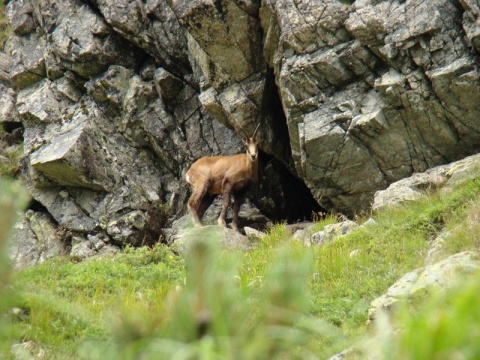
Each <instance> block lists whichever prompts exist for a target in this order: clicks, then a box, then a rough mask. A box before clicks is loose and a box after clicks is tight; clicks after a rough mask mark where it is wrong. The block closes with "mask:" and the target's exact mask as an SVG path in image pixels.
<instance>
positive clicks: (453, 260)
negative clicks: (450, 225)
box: [368, 251, 480, 325]
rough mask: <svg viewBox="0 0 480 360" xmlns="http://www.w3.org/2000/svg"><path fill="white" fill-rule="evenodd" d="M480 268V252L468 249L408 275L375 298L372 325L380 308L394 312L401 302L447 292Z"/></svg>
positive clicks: (370, 314)
mask: <svg viewBox="0 0 480 360" xmlns="http://www.w3.org/2000/svg"><path fill="white" fill-rule="evenodd" d="M479 268H480V258H479V254H478V252H472V251H465V252H461V253H458V254H455V255H451V256H450V257H448V258H446V259H445V260H442V261H439V262H437V263H434V264H431V265H428V266H426V267H425V268H422V269H417V270H414V271H412V272H410V273H408V274H406V275H404V276H403V277H402V278H400V279H399V280H398V281H397V282H396V283H395V284H393V285H392V286H391V287H390V288H389V289H388V290H387V292H386V293H385V294H384V295H382V296H380V297H378V298H377V299H375V300H373V301H372V303H371V308H370V309H369V310H368V325H370V324H371V323H372V322H374V321H375V319H376V317H377V316H378V314H379V312H380V311H391V310H392V309H394V308H395V307H396V306H398V305H399V302H400V301H406V300H410V301H412V300H415V299H421V298H425V296H426V295H427V294H430V293H433V292H435V291H442V290H443V291H445V290H447V289H449V288H451V287H452V286H453V285H454V284H455V283H456V282H457V281H458V280H459V279H460V278H462V277H465V276H467V275H468V274H472V273H474V272H475V271H477V270H478V269H479Z"/></svg>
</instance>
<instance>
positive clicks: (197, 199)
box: [188, 185, 207, 227]
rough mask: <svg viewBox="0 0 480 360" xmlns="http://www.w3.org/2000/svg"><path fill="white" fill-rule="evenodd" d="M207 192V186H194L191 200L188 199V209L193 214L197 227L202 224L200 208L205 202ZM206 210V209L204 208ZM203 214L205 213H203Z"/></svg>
mask: <svg viewBox="0 0 480 360" xmlns="http://www.w3.org/2000/svg"><path fill="white" fill-rule="evenodd" d="M206 193H207V186H205V185H204V186H202V187H201V188H194V190H193V193H192V196H190V200H188V211H189V212H190V214H191V215H192V218H193V221H194V222H195V226H196V227H200V226H202V223H201V221H200V220H201V217H200V216H199V215H200V214H199V210H200V209H201V207H202V204H203V202H204V201H203V198H204V197H205V195H206ZM203 212H205V210H203ZM202 216H203V214H202Z"/></svg>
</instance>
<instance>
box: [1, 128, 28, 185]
mask: <svg viewBox="0 0 480 360" xmlns="http://www.w3.org/2000/svg"><path fill="white" fill-rule="evenodd" d="M8 136H9V134H8V133H7V132H6V131H5V130H4V127H3V125H2V124H0V176H10V177H13V176H15V175H16V174H18V172H19V171H20V167H19V159H20V157H21V156H22V155H23V145H22V144H14V145H11V146H8V145H7V141H6V140H5V139H6V138H7V137H8Z"/></svg>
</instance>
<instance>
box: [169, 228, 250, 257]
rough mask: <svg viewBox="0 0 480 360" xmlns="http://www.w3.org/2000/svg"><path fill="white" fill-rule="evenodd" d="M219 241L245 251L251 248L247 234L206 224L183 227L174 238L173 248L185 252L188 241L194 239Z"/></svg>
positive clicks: (229, 247)
mask: <svg viewBox="0 0 480 360" xmlns="http://www.w3.org/2000/svg"><path fill="white" fill-rule="evenodd" d="M208 238H211V239H212V241H219V242H220V244H221V245H222V246H223V247H225V248H227V249H234V250H241V251H246V250H250V249H251V248H252V244H251V243H250V240H249V238H248V237H247V236H245V235H242V234H240V233H239V232H238V231H235V230H232V229H229V228H224V227H221V226H217V225H206V226H203V227H198V228H197V227H188V228H183V229H182V230H181V231H180V232H179V233H178V234H177V235H176V236H175V238H174V243H173V245H172V246H173V249H174V250H176V251H178V252H180V253H185V252H186V251H187V249H188V246H189V243H191V242H193V241H195V239H208Z"/></svg>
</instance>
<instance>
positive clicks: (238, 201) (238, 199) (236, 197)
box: [232, 192, 245, 232]
mask: <svg viewBox="0 0 480 360" xmlns="http://www.w3.org/2000/svg"><path fill="white" fill-rule="evenodd" d="M244 200H245V194H244V193H243V192H242V193H236V194H233V220H232V229H233V230H235V231H237V232H240V231H239V230H238V213H239V212H240V206H242V204H243V202H244Z"/></svg>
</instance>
